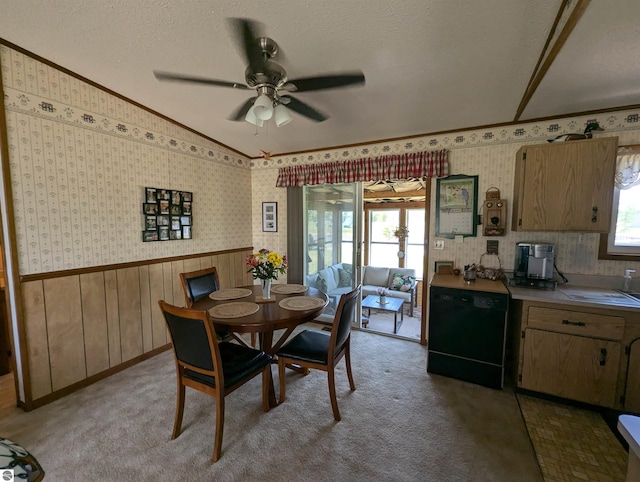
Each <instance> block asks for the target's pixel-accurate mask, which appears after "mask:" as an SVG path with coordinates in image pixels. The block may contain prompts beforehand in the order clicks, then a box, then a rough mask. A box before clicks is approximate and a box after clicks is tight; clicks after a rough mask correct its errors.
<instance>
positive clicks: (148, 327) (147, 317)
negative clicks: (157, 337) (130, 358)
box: [138, 266, 153, 353]
mask: <svg viewBox="0 0 640 482" xmlns="http://www.w3.org/2000/svg"><path fill="white" fill-rule="evenodd" d="M138 272H139V276H140V316H141V318H142V319H141V322H142V350H143V351H144V352H145V353H147V352H149V351H151V350H153V326H152V322H151V293H150V291H149V290H150V286H149V266H140V267H139V268H138Z"/></svg>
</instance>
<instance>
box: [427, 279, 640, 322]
mask: <svg viewBox="0 0 640 482" xmlns="http://www.w3.org/2000/svg"><path fill="white" fill-rule="evenodd" d="M430 285H431V286H438V287H442V288H456V289H461V290H471V291H485V292H489V293H504V294H510V295H511V298H512V299H514V300H524V301H539V302H543V303H555V304H560V305H570V306H575V307H583V308H600V309H609V310H611V309H613V310H620V311H632V312H636V313H640V300H637V299H635V298H632V297H630V296H626V295H624V294H623V293H621V292H619V291H616V290H613V289H610V288H598V287H593V286H581V285H578V284H571V283H567V284H563V285H558V287H557V288H556V289H555V290H543V289H534V288H520V287H516V286H509V287H507V286H505V284H504V283H503V282H502V281H500V280H496V281H492V280H487V279H482V278H476V280H475V281H471V282H465V281H464V278H463V276H462V275H461V274H460V275H457V276H456V275H453V274H435V275H433V278H431V283H430Z"/></svg>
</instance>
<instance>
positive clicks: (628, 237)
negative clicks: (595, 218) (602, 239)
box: [607, 145, 640, 256]
mask: <svg viewBox="0 0 640 482" xmlns="http://www.w3.org/2000/svg"><path fill="white" fill-rule="evenodd" d="M614 184H615V187H614V197H613V212H612V216H611V229H610V231H609V235H608V236H607V254H609V255H627V256H640V145H637V146H624V147H620V148H619V149H618V157H617V159H616V174H615V179H614Z"/></svg>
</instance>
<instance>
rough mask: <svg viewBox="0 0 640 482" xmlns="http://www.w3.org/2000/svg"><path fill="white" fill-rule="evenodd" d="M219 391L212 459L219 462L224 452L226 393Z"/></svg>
mask: <svg viewBox="0 0 640 482" xmlns="http://www.w3.org/2000/svg"><path fill="white" fill-rule="evenodd" d="M221 392H222V389H220V391H219V392H218V394H217V396H216V397H215V398H216V434H215V436H214V441H213V456H212V457H211V460H213V461H214V462H217V461H218V459H220V453H221V452H222V432H223V431H224V394H223V393H221Z"/></svg>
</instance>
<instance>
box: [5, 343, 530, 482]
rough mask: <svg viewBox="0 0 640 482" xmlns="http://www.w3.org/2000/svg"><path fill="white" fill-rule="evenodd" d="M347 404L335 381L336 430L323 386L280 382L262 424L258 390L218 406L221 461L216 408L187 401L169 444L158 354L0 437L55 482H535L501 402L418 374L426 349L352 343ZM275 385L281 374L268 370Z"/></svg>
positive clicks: (342, 378) (21, 418)
mask: <svg viewBox="0 0 640 482" xmlns="http://www.w3.org/2000/svg"><path fill="white" fill-rule="evenodd" d="M352 350H353V355H352V359H353V370H354V378H355V383H356V388H357V389H356V391H355V392H351V391H350V390H349V385H348V381H347V377H346V373H345V369H344V362H341V364H340V369H339V370H338V373H337V393H338V403H339V406H340V411H341V414H342V421H341V422H335V421H334V420H333V416H332V413H331V406H330V402H329V394H328V388H327V378H326V374H325V373H323V372H318V371H312V372H311V374H310V375H308V376H306V377H304V376H302V375H300V374H297V373H294V372H288V373H287V400H286V401H285V402H284V403H283V404H281V405H280V406H278V407H276V408H274V409H272V410H271V411H270V412H268V413H263V412H262V410H261V403H260V378H259V377H258V378H257V379H254V380H252V381H251V382H249V384H247V385H245V386H243V387H241V388H240V389H238V390H237V391H236V392H234V393H232V394H231V395H230V396H228V397H227V399H226V417H225V432H224V439H223V447H222V458H221V459H220V461H219V462H217V463H216V464H212V463H211V462H210V457H211V452H212V449H213V428H214V416H215V405H214V401H213V399H211V398H210V397H207V396H205V395H203V394H201V393H199V392H195V391H193V390H187V399H186V406H185V416H184V422H183V432H182V434H181V435H180V436H179V437H178V438H177V439H176V440H173V441H170V440H169V437H170V434H171V428H172V425H173V416H174V403H175V368H174V363H173V355H172V352H170V351H168V352H165V353H163V354H160V355H158V356H156V357H154V358H152V359H150V360H147V361H145V362H142V363H140V364H138V365H136V366H134V367H132V368H129V369H127V370H125V371H123V372H121V373H118V374H116V375H113V376H111V377H109V378H108V379H105V380H102V381H100V382H98V383H96V384H94V385H92V386H90V387H87V388H84V389H82V390H80V391H78V392H75V393H73V394H71V395H69V396H67V397H65V398H63V399H61V400H58V401H56V402H53V403H51V404H49V405H46V406H44V407H41V408H39V409H37V410H34V411H32V412H28V413H27V412H22V411H21V410H19V409H15V410H14V411H13V412H12V413H11V414H10V415H8V416H5V417H4V418H2V419H1V420H0V435H2V436H4V437H7V438H10V439H12V440H14V441H15V442H17V443H19V444H21V445H23V446H24V447H25V448H27V449H28V450H30V451H31V452H32V453H33V455H35V457H36V458H37V459H38V461H39V462H40V463H41V464H42V466H43V468H44V470H45V471H46V477H45V482H54V481H65V482H66V481H87V480H95V481H98V480H99V481H124V480H142V481H176V480H180V481H183V480H184V481H187V480H188V481H196V480H197V481H200V480H216V481H240V480H242V481H252V480H274V481H276V480H283V481H284V480H286V481H293V480H295V481H352V480H358V481H368V480H371V481H374V480H375V481H380V480H392V481H445V480H446V481H509V482H511V481H514V480H518V481H541V480H542V476H541V472H540V469H539V467H538V464H537V462H536V457H535V453H534V451H533V448H532V446H531V442H530V440H529V437H528V435H527V430H526V427H525V424H524V422H523V419H522V416H521V413H520V410H519V408H518V403H517V400H516V397H515V395H514V393H513V392H512V391H511V390H506V389H505V390H502V391H499V390H493V389H489V388H485V387H481V386H478V385H474V384H470V383H466V382H461V381H458V380H454V379H450V378H446V377H441V376H438V375H431V374H429V373H427V372H426V369H425V367H426V354H427V351H426V348H425V347H424V346H421V345H419V344H418V343H415V342H411V341H405V340H400V339H395V338H389V337H384V336H380V335H376V334H372V333H367V332H364V331H356V332H354V333H353V339H352ZM273 373H274V376H275V377H276V390H277V370H276V369H275V368H274V369H273Z"/></svg>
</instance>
